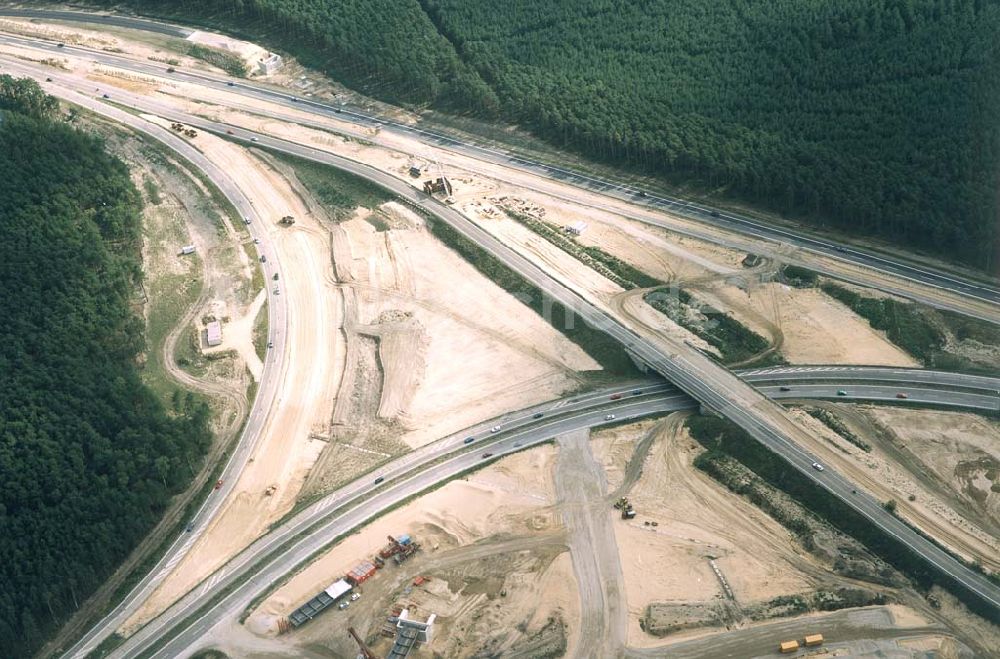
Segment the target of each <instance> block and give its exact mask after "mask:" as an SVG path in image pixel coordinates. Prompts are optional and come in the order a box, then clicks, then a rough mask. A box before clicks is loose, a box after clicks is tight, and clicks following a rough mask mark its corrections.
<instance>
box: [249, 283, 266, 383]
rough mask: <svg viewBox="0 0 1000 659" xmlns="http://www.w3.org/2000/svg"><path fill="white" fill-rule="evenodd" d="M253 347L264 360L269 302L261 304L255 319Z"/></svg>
mask: <svg viewBox="0 0 1000 659" xmlns="http://www.w3.org/2000/svg"><path fill="white" fill-rule="evenodd" d="M253 347H254V350H255V351H256V352H257V356H258V357H260V360H261V361H264V358H265V357H266V356H267V302H264V304H262V305H261V307H260V310H259V311H258V312H257V317H256V318H254V321H253ZM251 400H252V399H251Z"/></svg>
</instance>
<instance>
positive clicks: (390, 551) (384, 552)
mask: <svg viewBox="0 0 1000 659" xmlns="http://www.w3.org/2000/svg"><path fill="white" fill-rule="evenodd" d="M387 537H388V538H389V544H387V545H386V546H385V547H382V549H381V550H380V551H379V553H378V555H379V557H380V558H389V557H391V556H395V555H396V554H398V553H399V550H400V549H401V548H402V545H401V544H400V543H399V540H396V538H394V537H392V536H391V535H390V536H387ZM407 537H409V536H407Z"/></svg>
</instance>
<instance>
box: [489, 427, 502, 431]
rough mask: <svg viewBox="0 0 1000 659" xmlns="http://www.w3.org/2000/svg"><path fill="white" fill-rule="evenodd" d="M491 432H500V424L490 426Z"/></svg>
mask: <svg viewBox="0 0 1000 659" xmlns="http://www.w3.org/2000/svg"><path fill="white" fill-rule="evenodd" d="M490 432H500V426H493V427H492V428H490Z"/></svg>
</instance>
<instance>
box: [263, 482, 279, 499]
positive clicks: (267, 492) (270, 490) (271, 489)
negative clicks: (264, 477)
mask: <svg viewBox="0 0 1000 659" xmlns="http://www.w3.org/2000/svg"><path fill="white" fill-rule="evenodd" d="M277 491H278V486H277V485H268V486H267V489H266V490H264V496H266V497H269V496H271V495H273V494H274V493H275V492H277Z"/></svg>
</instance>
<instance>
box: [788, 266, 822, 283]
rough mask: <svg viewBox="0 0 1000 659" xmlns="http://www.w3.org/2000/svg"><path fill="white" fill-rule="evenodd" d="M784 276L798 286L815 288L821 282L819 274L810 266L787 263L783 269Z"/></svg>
mask: <svg viewBox="0 0 1000 659" xmlns="http://www.w3.org/2000/svg"><path fill="white" fill-rule="evenodd" d="M781 276H782V278H783V279H784V280H785V281H787V282H788V283H789V284H791V285H792V286H794V287H796V288H813V287H815V286H816V284H817V283H819V275H818V274H817V273H815V272H813V271H812V270H809V269H808V268H802V267H799V266H797V265H786V266H784V267H783V268H782V269H781Z"/></svg>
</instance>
